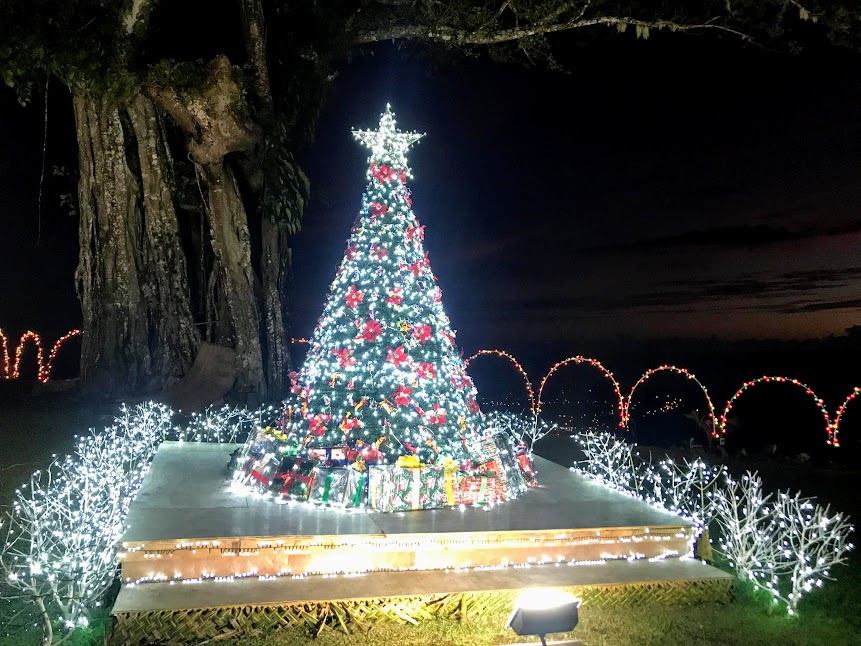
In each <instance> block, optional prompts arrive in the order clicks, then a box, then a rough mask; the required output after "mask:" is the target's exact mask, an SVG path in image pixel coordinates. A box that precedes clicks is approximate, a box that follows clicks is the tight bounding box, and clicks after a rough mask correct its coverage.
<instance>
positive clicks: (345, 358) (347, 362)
mask: <svg viewBox="0 0 861 646" xmlns="http://www.w3.org/2000/svg"><path fill="white" fill-rule="evenodd" d="M332 354H334V355H335V356H336V357H338V365H340V366H341V368H342V369H343V370H346V369H347V368H349V367H350V366H352V365H355V363H356V359H355V358H354V357H352V356H350V355H352V354H353V351H352V350H350V349H349V348H336V349H334V350H332Z"/></svg>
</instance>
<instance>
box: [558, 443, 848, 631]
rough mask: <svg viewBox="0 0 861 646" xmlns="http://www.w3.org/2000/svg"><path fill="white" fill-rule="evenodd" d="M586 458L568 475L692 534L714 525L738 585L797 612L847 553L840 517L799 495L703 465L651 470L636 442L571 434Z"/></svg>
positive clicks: (845, 519)
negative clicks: (652, 510) (678, 520)
mask: <svg viewBox="0 0 861 646" xmlns="http://www.w3.org/2000/svg"><path fill="white" fill-rule="evenodd" d="M575 439H576V441H577V442H578V443H579V444H580V446H581V448H582V450H583V452H584V454H585V455H586V460H585V461H584V462H582V463H579V464H578V465H577V466H575V467H572V470H573V471H576V472H578V473H581V474H582V475H585V476H587V477H590V478H593V479H595V480H597V481H598V482H600V483H602V484H604V485H606V486H608V487H610V488H612V489H614V490H616V491H620V492H622V493H625V494H627V495H630V496H633V497H636V498H639V499H640V500H644V501H646V502H648V503H650V504H652V505H654V506H656V507H658V508H660V509H663V510H665V511H670V512H672V513H675V514H678V515H680V516H683V517H685V518H687V519H689V520H691V521H692V522H694V523H695V525H696V527H697V531H703V530H707V529H708V527H709V525H710V524H711V523H714V524H715V525H717V527H718V530H719V533H720V538H719V540H718V545H719V548H718V549H719V551H720V552H721V553H722V554H723V556H724V557H725V558H726V559H727V561H728V562H729V564H730V565H731V566H732V568H733V569H734V570H735V572H736V574H737V576H738V577H739V578H740V579H743V580H747V581H750V582H751V584H752V585H753V586H754V587H756V588H757V589H760V590H764V591H766V592H767V593H768V594H770V595H772V602H773V603H774V604H785V606H786V608H787V612H788V613H789V614H790V615H794V614H796V612H797V610H798V604H799V602H800V600H801V598H802V597H803V595H804V594H806V593H808V592H811V591H812V590H814V589H816V588H821V587H822V586H823V580H824V579H830V578H833V576H832V575H831V568H832V567H834V566H835V565H839V564H843V563H845V562H846V560H847V553H848V552H849V550H851V549H853V545H852V544H851V543H850V542H849V535H850V534H851V532H852V531H853V527H852V525H851V524H850V522H849V518H848V517H847V516H845V515H844V514H840V513H838V514H834V515H830V508H829V507H828V506H825V507H822V506H821V505H818V504H816V503H815V502H814V501H813V499H810V498H804V497H802V496H801V495H800V494H794V495H790V494H788V493H779V494H778V495H777V496H775V495H774V494H771V493H766V492H765V491H764V488H763V483H762V479H761V478H760V477H759V475H758V474H757V473H750V472H747V473H745V474H744V475H743V476H742V477H740V478H738V479H736V478H733V477H731V476H730V474H729V473H728V471H727V469H726V467H723V466H717V467H709V466H708V465H706V464H705V463H704V462H703V461H702V460H700V459H697V460H694V461H693V462H688V461H687V460H684V461H683V462H682V463H681V464H677V463H675V462H673V461H672V460H664V461H662V462H661V463H660V464H659V465H658V466H659V468H657V469H655V468H654V467H653V466H652V464H651V461H650V460H646V459H642V458H641V457H640V456H639V454H638V453H637V452H636V445H635V444H628V443H626V442H624V441H623V440H621V439H618V438H616V437H614V436H613V435H612V434H610V433H582V434H579V435H576V436H575Z"/></svg>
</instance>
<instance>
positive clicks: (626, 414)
mask: <svg viewBox="0 0 861 646" xmlns="http://www.w3.org/2000/svg"><path fill="white" fill-rule="evenodd" d="M658 372H672V373H675V374H677V375H682V376H683V377H685V378H687V379H689V380H691V381H693V382H694V383H695V384H696V385H697V386H699V387H700V390H702V391H703V394H704V395H705V396H706V403H707V404H708V407H709V419H710V420H711V427H712V430H711V435H712V437H717V436H718V423H717V419H716V418H715V407H714V404H712V400H711V397H709V391H708V390H707V389H706V387H705V386H703V384H702V382H701V381H700V380H699V379H697V378H696V375H694V373H692V372H691V371H690V370H688V369H687V368H679V367H678V366H670V365H664V366H658V367H657V368H650V369H649V370H647V371H646V372H645V373H643V376H642V377H640V378H639V379H638V380H637V383H635V384H634V385H633V387H632V388H631V392H629V393H628V397H627V399H626V400H625V406H624V417H623V422H622V426H627V425H628V422H630V421H631V400H632V399H633V397H634V392H636V390H637V388H638V387H639V386H640V384H642V383H644V382H646V381H648V380H649V379H650V378H651V377H652V376H653V375H655V374H656V373H658Z"/></svg>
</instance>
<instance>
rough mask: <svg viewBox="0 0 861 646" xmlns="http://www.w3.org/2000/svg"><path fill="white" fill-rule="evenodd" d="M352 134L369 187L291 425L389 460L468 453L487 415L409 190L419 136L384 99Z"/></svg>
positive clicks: (298, 380)
mask: <svg viewBox="0 0 861 646" xmlns="http://www.w3.org/2000/svg"><path fill="white" fill-rule="evenodd" d="M353 135H354V136H355V137H356V139H358V140H359V141H361V142H362V143H363V144H365V145H366V146H367V147H368V148H370V150H371V154H370V156H369V158H368V165H369V166H368V186H367V189H366V190H365V193H364V195H363V196H362V205H361V209H360V212H359V215H358V217H357V218H356V221H355V224H354V225H353V228H352V231H351V235H350V239H349V241H348V242H347V249H346V252H345V254H344V258H343V260H342V261H341V265H340V267H339V268H338V271H337V274H336V275H335V280H334V281H333V282H332V286H331V290H330V293H329V298H328V301H327V303H326V306H325V308H324V310H323V315H322V316H321V317H320V320H319V322H318V324H317V327H316V329H315V331H314V333H313V335H312V337H311V339H310V348H309V351H308V356H307V358H306V359H305V363H304V365H303V366H302V369H301V370H300V372H299V373H298V375H295V376H294V380H293V393H294V394H295V395H296V396H297V397H298V400H299V401H298V403H297V405H296V409H297V410H298V411H299V413H298V415H296V416H294V430H295V431H296V433H297V434H298V437H299V439H300V440H301V442H302V444H303V446H305V447H315V446H338V445H343V444H345V443H346V444H348V445H350V446H357V445H371V446H377V447H378V448H379V449H380V451H381V452H382V453H383V454H384V455H385V457H386V460H387V461H389V462H392V461H394V460H395V459H396V458H397V457H398V456H400V455H409V454H418V455H419V457H420V458H421V459H422V460H423V461H425V462H433V461H435V460H436V459H437V457H438V456H440V455H444V456H448V457H452V458H454V459H456V460H460V459H464V458H466V457H468V455H467V453H468V452H467V450H466V448H465V444H467V443H469V442H470V441H471V440H473V439H475V438H476V437H478V436H480V435H482V434H483V432H484V427H485V422H484V418H483V416H482V414H481V412H480V410H479V407H478V405H477V403H476V398H477V393H476V390H475V387H474V386H473V384H472V381H471V380H470V378H469V376H468V375H467V374H466V369H465V366H464V363H463V361H462V360H461V357H460V354H459V352H458V349H457V347H456V346H455V332H454V331H453V330H452V329H451V326H450V322H449V319H448V317H447V316H446V314H445V311H444V310H443V306H442V291H441V290H440V288H439V286H438V285H437V278H436V276H435V275H434V273H433V271H432V270H431V267H430V261H429V260H428V254H427V253H426V252H425V249H424V235H425V234H424V231H425V228H424V226H422V225H421V224H420V223H419V221H418V219H417V218H416V216H415V214H414V213H413V210H412V199H411V197H410V191H409V189H408V188H407V186H406V183H407V179H408V178H409V177H411V175H410V170H409V166H408V164H407V156H406V155H407V151H408V149H409V148H410V146H412V145H413V144H414V143H415V142H417V141H418V140H419V139H420V138H421V136H422V135H420V134H417V133H412V132H399V131H398V130H397V128H396V125H395V116H394V114H393V113H392V111H391V108H390V107H389V106H387V107H386V111H385V112H384V113H383V114H382V116H381V118H380V126H379V128H378V129H377V130H357V131H354V132H353Z"/></svg>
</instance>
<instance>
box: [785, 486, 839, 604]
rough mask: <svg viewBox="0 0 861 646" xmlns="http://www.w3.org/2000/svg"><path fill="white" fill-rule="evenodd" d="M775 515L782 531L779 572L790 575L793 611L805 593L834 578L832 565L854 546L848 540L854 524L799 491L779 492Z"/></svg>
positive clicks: (789, 598)
mask: <svg viewBox="0 0 861 646" xmlns="http://www.w3.org/2000/svg"><path fill="white" fill-rule="evenodd" d="M775 514H776V515H777V517H778V518H779V525H780V527H781V529H782V530H783V531H781V532H780V537H781V539H782V540H781V545H780V548H781V550H782V552H781V555H782V557H783V558H782V559H781V568H780V571H781V574H784V573H787V574H788V575H789V577H790V581H791V592H790V593H789V595H788V598H787V603H788V604H789V612H790V613H793V612H794V611H795V610H796V609H797V608H798V602H799V601H801V597H802V596H803V595H804V594H806V593H808V592H810V591H811V590H813V589H814V588H820V587H822V584H823V580H824V579H832V578H833V577H832V575H831V568H833V567H834V566H835V565H838V564H842V563H846V561H847V558H848V552H849V550H851V549H852V547H853V546H852V543H850V542H849V536H850V534H851V533H852V531H853V527H852V524H851V523H850V522H849V517H848V516H845V515H844V514H841V513H837V514H834V515H833V516H832V515H830V506H828V505H826V506H825V507H823V506H822V505H817V504H816V503H815V502H814V501H813V500H811V499H809V498H801V497H800V496H799V494H795V495H794V496H790V495H789V494H785V493H781V494H778V498H777V503H776V505H775Z"/></svg>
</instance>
